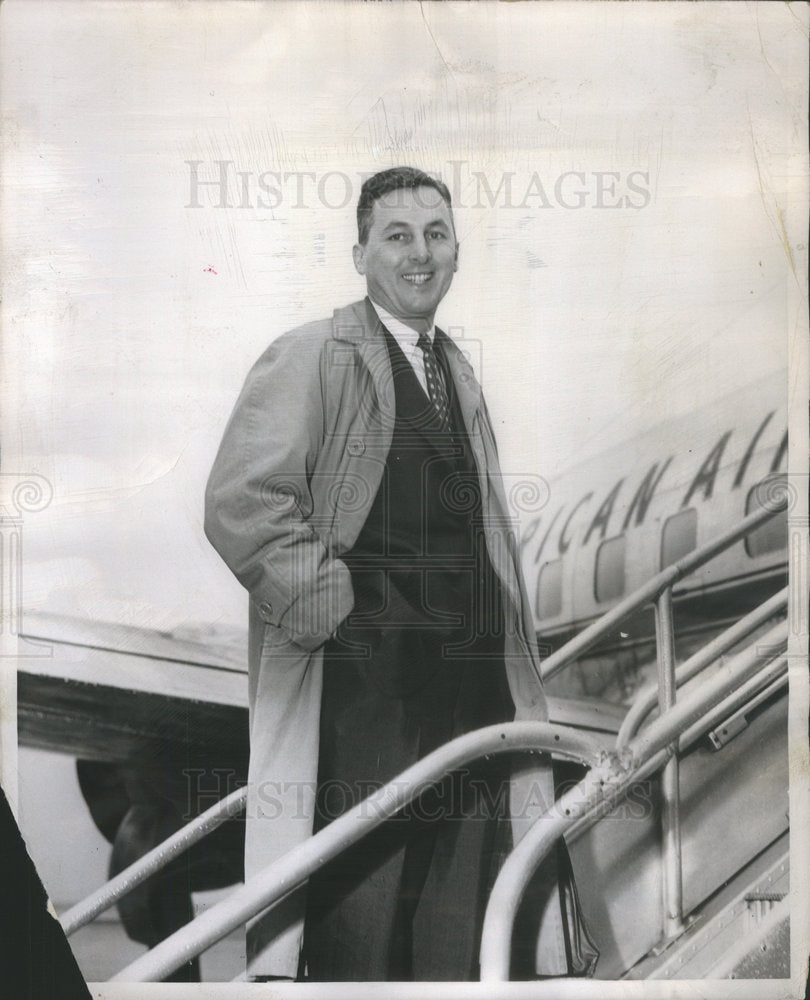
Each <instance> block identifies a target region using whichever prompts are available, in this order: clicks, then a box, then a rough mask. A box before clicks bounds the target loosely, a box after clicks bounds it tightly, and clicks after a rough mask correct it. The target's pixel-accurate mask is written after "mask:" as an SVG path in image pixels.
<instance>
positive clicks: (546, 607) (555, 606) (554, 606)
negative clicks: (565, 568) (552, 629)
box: [537, 559, 562, 621]
mask: <svg viewBox="0 0 810 1000" xmlns="http://www.w3.org/2000/svg"><path fill="white" fill-rule="evenodd" d="M561 611H562V559H555V560H554V562H548V563H546V564H545V566H544V567H543V568H542V569H541V570H540V576H539V577H538V580H537V617H538V618H539V619H540V620H541V621H542V620H544V619H546V618H556V617H557V615H558V614H559V613H560V612H561Z"/></svg>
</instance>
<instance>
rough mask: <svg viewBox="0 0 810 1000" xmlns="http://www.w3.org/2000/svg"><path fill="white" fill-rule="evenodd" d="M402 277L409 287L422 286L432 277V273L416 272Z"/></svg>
mask: <svg viewBox="0 0 810 1000" xmlns="http://www.w3.org/2000/svg"><path fill="white" fill-rule="evenodd" d="M402 277H403V278H404V279H405V280H406V281H407V282H408V283H409V284H411V285H424V283H425V282H426V281H430V279H431V278H432V277H433V272H432V271H417V272H415V273H414V274H403V275H402Z"/></svg>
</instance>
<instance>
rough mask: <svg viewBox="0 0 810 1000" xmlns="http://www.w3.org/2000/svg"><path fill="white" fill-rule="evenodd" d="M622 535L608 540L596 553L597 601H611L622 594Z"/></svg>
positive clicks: (623, 547) (595, 584)
mask: <svg viewBox="0 0 810 1000" xmlns="http://www.w3.org/2000/svg"><path fill="white" fill-rule="evenodd" d="M624 549H625V538H624V535H619V536H618V537H616V538H608V539H606V540H605V541H604V542H602V544H601V545H600V546H599V549H598V550H597V553H596V579H595V580H594V594H595V596H596V599H597V601H612V600H615V598H617V597H621V596H622V594H623V593H624Z"/></svg>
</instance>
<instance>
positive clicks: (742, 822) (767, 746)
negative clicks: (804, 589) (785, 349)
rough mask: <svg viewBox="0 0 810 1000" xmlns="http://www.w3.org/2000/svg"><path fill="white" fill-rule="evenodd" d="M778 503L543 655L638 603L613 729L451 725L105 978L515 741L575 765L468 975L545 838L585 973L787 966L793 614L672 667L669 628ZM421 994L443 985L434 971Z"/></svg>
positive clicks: (81, 906)
mask: <svg viewBox="0 0 810 1000" xmlns="http://www.w3.org/2000/svg"><path fill="white" fill-rule="evenodd" d="M773 492H774V491H773V490H772V491H771V493H772V494H773ZM786 506H787V498H786V496H785V495H784V493H783V495H782V496H781V497H777V498H774V497H773V496H771V498H770V502H769V503H768V504H767V505H766V507H765V509H762V510H759V511H757V512H756V513H754V514H751V515H750V516H748V517H746V518H745V520H743V521H742V522H740V524H739V525H738V526H737V527H736V528H734V529H733V530H731V531H729V532H727V533H725V534H724V535H722V536H721V537H719V538H717V539H715V540H714V541H712V542H711V543H709V544H707V545H705V546H703V547H701V548H700V549H696V550H695V551H693V552H692V553H690V554H689V555H687V556H685V557H684V558H682V559H680V560H679V561H678V562H676V563H673V564H672V565H670V566H668V567H667V568H666V569H664V570H662V571H661V572H660V573H659V574H657V575H656V576H655V577H653V578H652V579H651V580H649V581H648V583H646V584H645V585H644V586H643V587H641V588H640V589H639V590H637V591H636V592H635V593H633V594H631V595H629V596H628V597H626V598H625V599H623V600H622V601H621V602H620V603H619V604H617V605H616V606H614V607H613V608H611V609H610V610H609V611H608V612H607V613H606V614H605V615H604V616H603V617H602V618H600V619H599V620H597V621H596V622H594V623H593V624H591V625H590V626H588V627H587V628H586V629H585V630H584V631H582V632H581V633H580V634H578V635H577V636H576V637H575V638H574V639H572V640H571V641H570V642H568V643H567V644H566V645H564V646H563V647H561V648H560V649H559V650H557V651H556V652H555V653H553V654H552V655H551V656H550V657H549V658H548V659H546V660H545V661H544V663H543V665H542V677H543V679H544V680H548V679H550V678H552V677H554V676H555V675H557V674H559V673H560V672H561V671H563V670H565V668H566V667H567V666H569V665H570V664H571V663H573V662H575V661H576V660H577V659H578V658H579V657H581V656H582V655H583V654H584V653H585V652H586V651H587V650H588V649H590V648H591V647H593V646H594V645H595V644H597V643H599V642H600V640H602V639H604V638H605V637H606V636H609V635H611V634H614V633H615V631H616V629H617V628H618V627H620V626H621V625H622V623H623V622H624V621H626V620H627V619H628V618H630V617H631V616H632V615H634V614H636V613H637V612H638V611H639V610H640V609H643V608H647V607H649V606H652V607H653V608H654V614H655V640H656V667H657V686H656V689H655V690H651V691H644V692H642V693H641V694H639V696H638V697H637V699H636V701H635V703H634V704H633V705H632V707H631V708H630V709H629V711H628V712H627V714H626V716H625V717H624V719H623V721H622V722H621V725H620V726H619V728H618V732H615V730H614V732H612V733H611V732H609V727H607V730H606V731H601V732H600V731H598V729H595V728H592V729H590V730H586V729H583V728H576V727H573V726H563V725H558V724H555V723H553V722H543V723H541V722H514V723H509V724H503V725H498V726H490V727H487V728H485V729H481V730H478V731H476V732H472V733H468V734H466V735H464V736H461V737H459V738H457V739H455V740H453V741H452V742H450V743H448V744H446V745H445V746H443V747H441V748H439V749H438V750H436V751H435V752H434V753H431V754H430V755H428V756H427V757H425V758H424V759H422V760H420V761H419V762H418V763H417V764H415V765H414V766H413V767H411V768H409V769H408V770H407V771H405V772H404V773H403V774H401V775H399V776H398V777H397V778H396V779H395V780H394V781H392V782H391V783H390V784H389V785H386V786H384V787H383V788H381V789H379V790H378V791H376V792H374V793H373V794H372V796H371V797H370V799H368V800H366V801H365V802H363V803H360V804H359V805H358V806H356V807H355V808H353V809H351V810H349V811H348V812H346V813H344V814H343V815H342V816H340V817H339V818H338V819H336V820H335V821H334V822H332V823H330V824H329V825H328V826H327V827H326V828H324V829H323V830H321V831H320V832H319V833H317V834H316V835H314V836H313V837H311V838H310V839H309V840H308V841H307V842H305V843H303V844H301V845H299V846H298V847H296V848H295V849H294V850H291V851H290V852H289V853H288V854H286V855H285V856H284V857H282V858H281V859H279V860H278V861H276V862H274V863H273V864H271V865H270V866H268V868H266V869H265V870H264V872H262V874H261V875H259V876H258V877H256V878H255V879H252V880H251V881H250V882H249V883H247V884H246V885H243V886H240V887H237V888H235V889H234V891H233V892H232V893H231V894H230V895H229V896H228V897H227V898H226V899H223V900H222V901H221V902H219V903H217V904H215V905H214V906H212V907H211V908H209V909H208V910H206V911H205V912H204V913H202V914H201V915H199V916H197V917H196V918H195V919H194V920H192V921H191V922H190V923H188V924H187V925H186V926H184V927H182V928H181V929H180V930H179V931H177V932H176V933H174V934H172V935H171V936H170V937H169V938H167V939H166V940H164V941H163V942H161V943H160V944H159V945H157V946H156V947H154V948H153V949H152V950H151V951H149V952H148V953H146V954H145V955H143V956H142V957H140V958H139V959H137V960H136V961H134V962H132V963H131V964H130V965H129V966H127V967H126V968H125V969H123V970H122V971H121V972H119V973H118V974H117V975H116V976H115V977H114V980H115V981H121V982H145V981H157V980H161V979H163V978H165V977H166V976H168V975H169V974H170V973H172V972H173V971H174V970H176V969H178V968H179V967H181V966H182V965H184V964H185V963H186V962H188V961H189V960H190V959H191V958H193V957H195V956H197V955H199V954H201V953H202V952H203V951H205V950H206V949H207V948H209V947H210V946H211V945H213V944H215V943H216V942H217V941H219V940H221V939H222V938H224V937H225V936H227V935H228V934H230V933H231V932H232V931H234V930H235V929H237V928H239V927H240V926H242V925H243V924H244V923H245V922H246V921H248V920H249V919H251V918H252V917H254V916H256V915H257V914H258V913H260V912H262V911H263V910H265V909H267V908H269V907H271V906H272V905H274V904H275V903H277V902H278V901H280V900H281V899H282V898H283V897H284V896H286V895H287V894H288V893H290V892H291V891H292V890H294V889H295V888H296V887H298V886H300V885H301V884H302V883H304V882H305V881H306V879H307V878H308V877H309V876H310V875H311V874H312V873H313V872H314V871H316V870H317V869H318V868H319V867H320V866H322V865H323V864H325V863H326V862H327V861H328V860H330V859H331V858H333V857H334V856H335V855H337V854H338V853H340V852H341V851H342V850H344V849H346V848H347V847H349V846H350V845H352V844H354V843H356V842H357V841H358V840H359V839H360V838H362V837H363V836H364V835H365V834H367V833H369V832H370V831H371V830H372V829H373V828H374V827H376V826H377V825H379V824H380V823H382V822H384V821H385V820H386V819H388V818H390V817H392V816H393V815H394V814H395V813H396V812H398V811H399V810H400V809H401V808H402V807H403V806H405V805H406V804H407V803H408V802H409V801H412V800H413V799H414V798H415V797H417V796H418V795H419V794H421V792H423V791H424V790H425V788H426V787H428V786H429V785H430V784H433V783H436V782H438V781H440V780H441V779H442V778H443V777H444V776H445V775H446V774H448V773H449V772H451V771H452V770H454V769H456V768H459V767H462V766H464V765H465V764H468V763H469V762H471V761H472V760H475V759H476V758H480V757H483V756H485V755H488V754H494V753H502V752H516V751H521V752H526V753H537V752H545V753H550V754H552V755H553V756H554V757H555V758H556V759H559V760H564V761H571V762H574V763H575V764H576V765H578V766H579V768H581V770H582V771H583V772H584V776H583V777H582V778H581V780H580V781H578V783H577V784H576V785H575V786H574V787H572V788H570V789H569V790H568V791H566V792H565V793H564V794H563V795H562V796H561V797H560V798H559V799H558V801H557V802H556V803H555V806H554V808H553V809H552V810H550V811H549V813H547V814H546V815H545V816H544V817H542V819H541V820H539V821H538V822H536V823H535V824H534V825H533V826H532V827H531V828H530V829H529V831H528V832H527V833H526V834H525V835H524V836H523V838H522V839H521V840H520V841H519V842H518V843H517V845H516V846H515V847H514V849H513V851H512V853H511V854H510V855H509V857H508V858H507V860H506V861H505V863H504V865H503V867H502V869H501V872H500V874H499V876H498V878H497V881H496V883H495V885H494V887H493V890H492V893H491V896H490V900H489V903H488V906H487V911H486V917H485V921H484V929H483V936H482V945H481V956H480V957H481V979H482V983H495V982H500V983H504V982H506V981H507V980H508V978H509V968H510V950H511V942H512V931H513V924H514V920H515V916H516V912H517V909H518V906H519V904H520V902H521V899H522V898H523V895H524V892H525V890H526V887H527V885H528V883H529V880H530V878H531V876H532V874H533V873H534V871H535V870H536V869H537V867H538V865H539V864H540V863H541V861H542V859H543V858H544V857H545V855H546V854H547V853H548V852H549V851H550V850H551V849H552V847H553V845H554V844H555V843H556V842H557V840H558V839H559V838H560V837H565V838H566V841H567V843H568V846H569V851H570V853H571V857H572V862H573V865H574V870H575V871H576V874H577V884H578V886H579V891H580V896H581V904H582V908H583V911H584V913H585V916H586V919H587V921H588V923H589V925H590V929H591V932H592V934H593V936H594V938H595V940H596V943H597V945H598V946H599V948H600V952H601V956H600V960H599V963H598V965H597V968H596V973H595V975H596V978H597V979H603V980H617V979H628V980H629V979H670V980H674V979H707V978H708V979H724V978H750V979H762V978H771V979H786V978H788V977H789V976H790V972H791V970H790V958H789V935H790V929H789V928H790V924H789V900H790V896H789V884H788V876H789V856H788V816H787V801H788V796H787V788H788V713H787V689H788V681H789V677H790V674H791V671H790V669H789V667H790V665H791V664H794V665H795V666H796V667H797V668H799V671H800V670H801V660H800V659H799V658H798V656H797V654H796V645H797V641H801V637H800V636H793V635H792V634H791V629H792V630H793V632H797V631H799V626H796V625H792V624H791V623H792V622H800V623H801V625H802V626H803V623H804V611H803V610H801V608H800V607H799V606H797V607H789V604H790V603H791V601H799V602H803V600H804V598H803V596H802V595H801V594H799V595H793V594H792V592H791V591H790V589H789V588H786V589H785V590H783V591H781V592H780V593H778V594H776V595H774V596H773V597H771V598H770V599H769V600H767V601H765V602H764V603H763V604H761V605H760V606H759V607H757V608H756V609H754V610H753V611H751V612H750V613H748V614H747V615H746V616H745V617H743V618H742V619H741V620H739V621H738V622H736V623H735V624H733V625H732V626H731V627H729V628H727V629H726V630H725V631H723V632H722V633H721V634H719V635H717V636H715V637H714V638H713V639H711V641H709V642H708V643H706V644H705V645H704V646H703V647H702V648H700V649H699V650H698V651H697V652H695V653H693V654H692V655H691V656H690V657H689V658H688V659H687V660H685V661H684V662H682V663H680V664H678V663H676V656H675V628H674V623H673V588H674V587H675V585H676V584H677V583H678V582H679V581H680V580H682V579H683V578H684V577H686V576H688V575H689V574H691V573H693V572H694V571H695V570H697V569H698V568H700V567H702V566H704V565H705V564H706V563H708V562H710V561H711V560H712V559H713V558H714V557H715V556H717V555H718V554H720V553H721V552H723V551H725V550H726V549H729V548H730V547H731V546H734V545H737V544H739V543H741V541H742V540H743V539H744V538H745V537H746V536H747V535H749V534H750V533H751V532H754V531H756V530H757V529H758V528H760V527H761V526H762V525H763V524H764V523H765V522H766V521H767V520H769V519H770V518H772V517H775V516H777V515H779V514H780V513H781V512H783V511H784V510H785V509H786ZM794 657H795V659H794ZM799 671H797V673H798V672H799ZM245 801H246V789H245V788H240V789H238V790H237V791H235V792H233V793H232V794H231V795H229V796H227V797H226V798H224V799H223V800H222V801H220V802H219V803H218V804H216V805H215V806H213V807H212V808H211V809H209V810H207V812H205V813H203V814H202V815H200V816H199V817H197V818H196V819H195V820H193V821H192V822H190V823H189V824H188V825H187V826H185V827H184V828H183V829H181V830H180V831H178V832H177V833H176V834H174V835H173V836H172V837H170V838H169V839H168V840H166V841H165V842H164V843H163V844H161V845H160V846H158V847H157V848H155V849H154V850H152V851H150V852H149V853H148V854H147V855H145V856H144V857H143V858H141V859H140V860H139V861H138V862H136V863H135V864H133V865H132V866H131V867H130V868H128V869H126V870H125V871H123V872H121V873H120V874H119V875H118V876H116V877H115V878H113V879H112V880H111V881H110V882H108V883H107V884H106V885H105V886H103V887H102V888H101V889H99V890H98V891H97V892H95V893H93V894H92V895H91V896H90V897H88V898H87V899H85V900H84V901H82V902H80V903H78V904H77V905H76V906H74V907H73V908H72V909H71V910H69V911H68V912H66V913H65V914H63V915H62V918H61V922H62V926H63V928H64V930H65V933H66V934H68V935H70V934H72V933H74V932H75V931H77V930H78V929H79V928H80V927H82V926H84V925H85V924H87V923H89V922H90V921H91V920H93V919H94V918H95V917H96V916H97V915H98V914H100V913H102V912H103V911H104V910H106V909H107V908H109V907H110V906H112V905H113V904H115V903H116V902H117V901H118V900H119V899H121V898H122V897H123V896H124V895H125V894H126V893H127V892H129V891H131V890H132V889H133V888H135V886H137V885H139V884H140V883H142V882H143V881H144V880H146V879H147V878H149V877H150V876H152V875H154V874H155V873H156V872H157V871H159V870H160V869H161V868H163V867H164V866H165V865H167V864H168V863H169V862H170V861H171V860H173V859H174V858H176V857H178V855H180V854H181V853H182V852H184V851H185V850H187V849H188V848H189V847H190V846H191V845H192V844H194V843H196V842H198V841H199V840H201V839H202V838H203V837H205V836H206V834H208V833H209V832H211V831H212V830H213V829H215V828H216V827H217V826H219V825H220V824H221V823H223V822H224V821H225V820H227V819H228V818H230V817H234V816H236V815H238V814H239V813H240V812H241V811H242V810H243V809H244V806H245ZM795 972H796V970H795V969H794V974H795ZM555 983H556V985H554V984H555ZM298 985H300V984H298ZM417 985H418V987H419V992H418V995H419V996H420V997H426V996H433V995H434V994H433V992H431V989H432V987H431V985H430V984H425V983H421V984H417ZM439 986H440V984H436V988H437V989H439ZM570 986H571V982H570V981H568V982H567V983H564V982H563V981H561V980H546V981H538V982H536V983H534V984H533V987H535V988H536V992H533V993H532V996H538V997H541V996H555V997H557V996H563V995H567V993H568V988H570ZM290 988H291V989H294V988H295V984H291V986H290ZM442 990H443V991H444V992H442ZM318 995H319V996H320V995H321V994H318ZM324 995H327V994H324ZM328 995H330V996H331V995H333V994H331V993H330V994H328ZM334 995H335V996H337V995H343V994H341V993H340V991H339V989H338V990H337V992H335V993H334ZM346 995H349V994H346ZM351 995H353V996H356V995H357V994H356V993H354V994H351ZM403 995H404V994H403ZM415 995H416V994H415ZM435 995H436V996H440V995H441V996H446V995H448V994H447V984H441V989H439V992H436V994H435ZM482 995H484V994H482ZM572 995H573V994H572ZM763 995H764V994H763Z"/></svg>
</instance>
